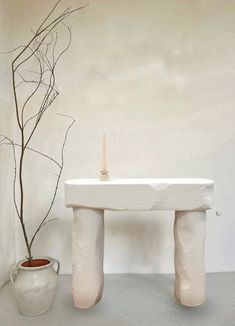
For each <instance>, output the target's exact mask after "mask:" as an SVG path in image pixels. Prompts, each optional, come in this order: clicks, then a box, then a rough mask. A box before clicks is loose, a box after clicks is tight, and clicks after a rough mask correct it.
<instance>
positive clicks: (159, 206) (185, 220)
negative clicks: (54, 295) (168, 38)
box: [65, 179, 213, 308]
mask: <svg viewBox="0 0 235 326" xmlns="http://www.w3.org/2000/svg"><path fill="white" fill-rule="evenodd" d="M212 199H213V181H211V180H207V179H117V180H115V179H114V180H111V181H99V180H92V179H78V180H69V181H66V183H65V203H66V206H67V207H72V208H73V211H74V223H73V244H72V251H73V298H74V304H75V306H77V307H79V308H89V307H92V306H93V305H95V304H96V303H97V302H98V301H99V300H100V298H101V296H102V292H103V284H104V273H103V255H104V211H105V210H114V211H139V210H140V211H148V210H173V211H175V223H174V239H175V273H176V277H175V297H176V299H177V300H178V301H179V302H180V303H181V304H182V305H185V306H198V305H201V304H202V303H204V302H205V266H204V240H205V224H206V210H207V209H210V208H211V207H212Z"/></svg>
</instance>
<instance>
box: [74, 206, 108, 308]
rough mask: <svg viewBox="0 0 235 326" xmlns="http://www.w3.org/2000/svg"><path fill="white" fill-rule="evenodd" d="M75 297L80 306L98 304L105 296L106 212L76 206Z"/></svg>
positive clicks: (87, 306)
mask: <svg viewBox="0 0 235 326" xmlns="http://www.w3.org/2000/svg"><path fill="white" fill-rule="evenodd" d="M72 246H73V248H72V256H73V257H72V261H73V299H74V304H75V306H76V307H78V308H89V307H92V306H94V305H95V304H96V303H97V302H98V301H99V300H100V299H101V296H102V292H103V284H104V273H103V255H104V211H103V210H97V209H88V208H74V224H73V244H72Z"/></svg>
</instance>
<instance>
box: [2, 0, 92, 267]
mask: <svg viewBox="0 0 235 326" xmlns="http://www.w3.org/2000/svg"><path fill="white" fill-rule="evenodd" d="M61 1H62V0H59V1H57V2H56V3H55V5H54V7H53V8H52V9H51V11H50V12H49V14H48V15H47V16H46V17H45V19H44V20H43V21H42V23H41V24H40V26H39V27H38V28H37V30H36V32H34V31H32V33H33V35H32V37H31V39H30V40H29V41H28V43H27V44H26V45H22V46H19V47H17V48H16V49H14V50H12V51H8V52H7V53H10V52H14V53H15V52H17V54H16V56H15V57H14V59H13V61H12V64H11V73H12V89H13V96H14V106H15V115H16V121H17V128H18V130H19V133H20V142H19V143H17V142H15V141H13V140H12V139H10V138H9V137H7V136H5V135H0V137H1V138H0V145H9V146H11V147H12V151H13V158H14V180H13V199H14V206H15V210H16V214H17V216H18V218H19V221H20V224H21V227H22V231H23V236H24V240H25V244H26V248H27V252H28V257H27V259H28V260H29V261H30V262H31V261H32V259H33V256H32V245H33V243H34V240H35V238H36V236H37V235H38V233H39V231H41V229H42V228H43V227H44V226H45V225H46V224H47V223H49V222H51V221H53V220H55V219H48V217H49V214H50V212H51V209H52V207H53V204H54V202H55V198H56V194H57V191H58V186H59V181H60V178H61V174H62V171H63V167H64V149H65V145H66V141H67V137H68V134H69V131H70V129H71V127H72V126H73V124H74V123H75V120H74V119H73V118H72V117H69V116H67V115H62V114H61V115H60V116H62V117H65V118H69V119H70V123H69V125H68V127H67V129H66V131H65V135H64V139H63V143H62V146H61V160H60V162H58V161H57V160H55V159H54V158H53V157H51V156H49V155H47V154H45V153H42V152H41V151H39V150H37V149H35V148H32V147H31V145H30V144H31V141H32V138H33V137H34V135H35V132H36V131H37V130H38V127H39V126H40V122H41V121H42V119H43V118H44V115H45V113H46V112H47V111H48V110H50V108H51V107H52V104H53V102H54V101H55V99H56V98H57V96H58V95H59V91H58V88H57V85H56V74H55V72H56V67H57V64H58V62H59V60H60V59H61V57H62V56H63V55H64V54H65V52H66V51H67V50H68V49H69V47H70V44H71V36H72V32H71V28H70V27H69V26H67V25H66V24H65V20H66V19H67V18H68V17H70V16H71V15H72V14H73V13H75V12H77V11H79V10H81V9H83V8H84V7H86V5H85V6H81V7H78V8H75V9H73V8H71V7H68V8H66V9H65V10H64V11H63V12H62V13H60V14H59V15H57V16H56V17H55V18H53V16H54V14H55V11H56V9H57V7H58V6H59V5H60V3H61ZM58 27H62V28H63V29H64V30H65V31H66V32H67V35H68V38H67V44H66V45H65V46H63V48H62V49H61V48H60V49H58V48H59V46H58V40H59V34H58V31H57V28H58ZM32 66H33V67H34V68H33V70H32V69H31V67H32ZM25 89H27V90H29V93H28V94H27V95H26V96H25V98H24V99H23V100H22V98H21V97H22V96H21V97H20V95H22V94H23V93H24V91H25ZM39 96H40V101H39V103H38V98H39ZM35 102H37V104H35ZM17 149H19V155H17V152H16V150H17ZM26 151H30V152H34V153H36V154H38V155H40V156H43V157H44V158H46V159H48V160H50V161H52V162H53V163H54V164H55V165H56V167H57V168H58V173H57V179H56V184H55V189H54V192H53V195H52V199H51V202H50V205H49V207H48V210H47V211H46V214H45V216H43V218H42V220H41V222H40V224H39V225H38V227H37V228H36V230H35V231H34V233H33V235H32V237H31V238H29V235H28V233H27V230H26V226H25V212H24V207H25V195H24V192H25V191H24V190H25V186H24V175H23V171H24V162H25V161H24V159H25V153H26Z"/></svg>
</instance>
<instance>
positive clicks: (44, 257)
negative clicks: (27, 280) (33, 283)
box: [16, 256, 55, 271]
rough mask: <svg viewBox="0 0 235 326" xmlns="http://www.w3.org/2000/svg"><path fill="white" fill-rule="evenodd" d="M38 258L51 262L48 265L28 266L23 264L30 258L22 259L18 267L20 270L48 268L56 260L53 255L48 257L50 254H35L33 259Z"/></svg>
mask: <svg viewBox="0 0 235 326" xmlns="http://www.w3.org/2000/svg"><path fill="white" fill-rule="evenodd" d="M37 259H41V260H48V261H49V263H48V264H46V265H42V266H33V267H27V266H22V265H23V264H24V263H25V262H27V261H28V259H21V260H20V261H18V262H17V263H16V267H17V268H18V269H20V270H24V271H38V270H40V269H46V268H49V267H51V266H52V265H53V264H54V262H55V260H54V259H53V258H52V257H48V256H35V257H33V260H37Z"/></svg>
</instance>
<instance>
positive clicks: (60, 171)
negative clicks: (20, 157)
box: [30, 114, 76, 248]
mask: <svg viewBox="0 0 235 326" xmlns="http://www.w3.org/2000/svg"><path fill="white" fill-rule="evenodd" d="M59 115H60V116H63V117H67V118H70V119H72V122H71V123H70V124H69V126H68V128H67V129H66V132H65V136H64V141H63V144H62V149H61V168H60V170H59V174H58V176H57V180H56V186H55V190H54V193H53V196H52V200H51V203H50V205H49V208H48V210H47V213H46V215H45V217H44V218H43V219H42V221H41V223H40V224H39V226H38V228H37V229H36V231H35V233H34V234H33V236H32V239H31V241H30V248H32V245H33V242H34V240H35V237H36V236H37V234H38V232H39V231H40V230H41V228H42V227H43V226H44V225H45V224H44V223H45V221H46V220H47V217H48V215H49V214H50V212H51V209H52V207H53V205H54V202H55V198H56V195H57V191H58V187H59V182H60V178H61V174H62V171H63V167H64V148H65V145H66V141H67V138H68V133H69V131H70V129H71V128H72V126H73V124H74V123H75V122H76V120H75V119H74V118H72V117H70V116H66V115H63V114H59Z"/></svg>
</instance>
